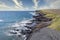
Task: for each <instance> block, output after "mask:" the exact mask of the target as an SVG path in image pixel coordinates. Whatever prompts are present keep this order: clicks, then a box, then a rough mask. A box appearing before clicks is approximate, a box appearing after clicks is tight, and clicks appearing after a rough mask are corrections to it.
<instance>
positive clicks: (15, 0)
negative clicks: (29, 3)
mask: <svg viewBox="0 0 60 40" xmlns="http://www.w3.org/2000/svg"><path fill="white" fill-rule="evenodd" d="M13 2H14V3H15V4H16V6H17V7H19V8H23V4H22V1H20V3H19V2H18V0H13Z"/></svg>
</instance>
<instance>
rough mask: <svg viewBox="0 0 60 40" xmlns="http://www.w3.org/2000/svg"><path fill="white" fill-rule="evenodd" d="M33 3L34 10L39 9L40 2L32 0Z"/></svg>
mask: <svg viewBox="0 0 60 40" xmlns="http://www.w3.org/2000/svg"><path fill="white" fill-rule="evenodd" d="M32 1H33V3H34V6H33V8H34V9H37V8H38V3H39V1H38V0H32Z"/></svg>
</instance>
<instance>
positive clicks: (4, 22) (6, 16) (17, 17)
mask: <svg viewBox="0 0 60 40" xmlns="http://www.w3.org/2000/svg"><path fill="white" fill-rule="evenodd" d="M33 12H34V11H0V40H24V39H23V38H20V37H16V36H9V34H8V33H7V31H8V30H9V28H10V27H11V28H13V27H18V24H19V23H20V22H23V23H24V22H25V21H26V20H29V19H32V16H33V15H32V14H31V13H33ZM22 20H23V21H22ZM19 25H20V24H19ZM19 28H20V27H19Z"/></svg>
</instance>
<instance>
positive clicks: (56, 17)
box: [41, 10, 60, 31]
mask: <svg viewBox="0 0 60 40" xmlns="http://www.w3.org/2000/svg"><path fill="white" fill-rule="evenodd" d="M57 11H58V10H55V11H54V10H41V12H43V13H45V14H46V15H45V16H46V17H48V18H52V19H53V20H52V23H51V25H49V26H48V28H52V29H55V30H59V31H60V11H59V12H57Z"/></svg>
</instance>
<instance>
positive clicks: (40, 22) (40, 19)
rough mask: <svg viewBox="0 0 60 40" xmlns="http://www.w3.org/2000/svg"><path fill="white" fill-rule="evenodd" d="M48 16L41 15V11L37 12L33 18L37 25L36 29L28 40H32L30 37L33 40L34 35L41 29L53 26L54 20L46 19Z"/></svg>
mask: <svg viewBox="0 0 60 40" xmlns="http://www.w3.org/2000/svg"><path fill="white" fill-rule="evenodd" d="M45 15H46V14H43V13H41V12H40V11H36V15H35V16H33V18H34V20H33V21H35V22H36V23H37V25H36V26H35V27H36V28H35V29H33V30H32V33H31V35H30V36H29V37H28V40H30V37H31V38H32V39H33V37H32V36H33V35H34V34H33V33H35V32H38V31H39V30H40V29H42V28H45V27H47V26H48V25H50V24H51V21H52V18H48V17H45Z"/></svg>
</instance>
